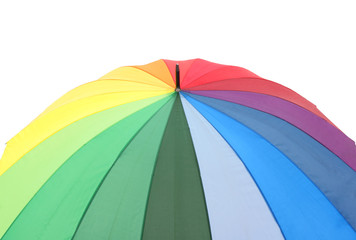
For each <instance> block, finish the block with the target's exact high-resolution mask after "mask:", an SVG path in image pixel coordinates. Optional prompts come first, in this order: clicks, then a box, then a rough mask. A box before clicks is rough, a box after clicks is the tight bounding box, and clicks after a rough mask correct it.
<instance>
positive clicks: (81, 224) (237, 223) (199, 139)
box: [0, 59, 356, 240]
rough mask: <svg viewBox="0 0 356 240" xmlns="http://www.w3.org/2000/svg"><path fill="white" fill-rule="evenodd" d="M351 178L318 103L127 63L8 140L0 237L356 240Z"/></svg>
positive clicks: (175, 65) (227, 70)
mask: <svg viewBox="0 0 356 240" xmlns="http://www.w3.org/2000/svg"><path fill="white" fill-rule="evenodd" d="M177 85H178V86H179V89H178V88H176V86H177ZM355 170H356V146H355V143H354V142H353V141H352V140H351V139H349V138H348V137H347V136H346V135H345V134H344V133H342V132H341V131H340V130H339V129H338V128H337V127H336V126H335V125H334V124H333V123H332V122H331V121H330V120H329V119H328V118H327V117H326V116H324V115H323V114H322V113H321V112H320V111H319V110H318V109H317V108H316V106H315V105H314V104H312V103H311V102H309V101H308V100H306V99H305V98H303V97H302V96H300V95H299V94H297V93H296V92H294V91H292V90H291V89H288V88H287V87H284V86H282V85H280V84H277V83H275V82H272V81H269V80H266V79H263V78H261V77H259V76H257V75H255V74H254V73H252V72H250V71H248V70H246V69H244V68H240V67H235V66H227V65H221V64H216V63H212V62H208V61H205V60H202V59H193V60H188V61H171V60H159V61H156V62H153V63H150V64H147V65H143V66H129V67H121V68H118V69H116V70H114V71H112V72H110V73H108V74H106V75H105V76H103V77H102V78H100V79H98V80H96V81H93V82H89V83H86V84H83V85H81V86H79V87H77V88H75V89H73V90H72V91H70V92H68V93H66V94H65V95H64V96H62V97H61V98H60V99H58V100H57V101H55V102H54V103H53V104H52V105H50V106H49V107H48V108H47V109H46V110H45V111H44V112H43V113H42V114H40V115H39V116H38V117H37V118H36V119H34V120H33V121H32V122H31V123H30V124H29V125H28V126H26V127H25V128H24V129H23V130H22V131H20V132H19V133H18V134H17V135H16V136H15V137H14V138H12V139H11V140H10V141H9V142H8V143H7V146H6V149H5V152H4V154H3V156H2V158H1V160H0V238H1V239H3V240H8V239H29V240H31V239H54V240H56V239H85V240H87V239H130V240H135V239H144V240H159V239H164V240H169V239H192V240H199V239H204V240H205V239H214V240H230V239H231V240H232V239H258V240H260V239H271V240H276V239H313V240H314V239H356V232H355V229H356V204H355V203H356V172H355Z"/></svg>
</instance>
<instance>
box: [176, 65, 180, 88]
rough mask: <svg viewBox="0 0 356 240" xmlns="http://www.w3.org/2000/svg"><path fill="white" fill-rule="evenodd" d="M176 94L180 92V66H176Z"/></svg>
mask: <svg viewBox="0 0 356 240" xmlns="http://www.w3.org/2000/svg"><path fill="white" fill-rule="evenodd" d="M176 92H180V76H179V64H178V63H177V64H176Z"/></svg>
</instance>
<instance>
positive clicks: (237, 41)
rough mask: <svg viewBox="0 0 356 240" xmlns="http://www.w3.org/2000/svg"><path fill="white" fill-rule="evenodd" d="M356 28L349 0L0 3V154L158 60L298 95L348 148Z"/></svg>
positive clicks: (354, 132) (354, 99) (355, 118)
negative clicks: (70, 104)
mask: <svg viewBox="0 0 356 240" xmlns="http://www.w3.org/2000/svg"><path fill="white" fill-rule="evenodd" d="M355 29H356V5H355V1H354V0H350V1H344V0H338V1H335V0H333V1H328V0H323V1H318V0H303V1H301V0H299V1H287V0H283V1H271V0H268V1H253V0H247V1H243V2H242V1H223V0H216V1H194V0H190V1H178V0H177V1H168V0H166V1H164V0H161V1H154V0H147V1H141V2H140V1H133V0H125V1H120V0H117V1H104V0H102V1H74V0H70V1H67V0H65V1H63V0H62V1H49V0H46V1H38V0H31V1H28V0H26V1H25V0H22V1H16V0H2V1H1V3H0V155H1V154H2V150H3V149H4V147H5V143H6V142H7V141H8V140H9V139H10V138H12V137H13V136H14V135H15V134H16V133H18V132H19V131H20V130H21V129H22V128H24V127H25V126H26V125H27V124H28V123H29V122H30V121H31V120H32V119H34V118H35V117H36V116H37V115H38V114H40V113H41V112H42V111H43V110H44V109H45V108H46V107H47V106H48V105H49V104H51V103H52V102H53V101H54V100H56V99H57V98H59V97H60V96H61V95H63V94H64V93H66V92H67V91H69V90H70V89H72V88H74V87H76V86H78V85H80V84H83V83H86V82H89V81H92V80H96V79H97V78H99V77H101V76H102V75H104V74H105V73H107V72H109V71H111V70H113V69H115V68H117V67H120V66H125V65H138V64H146V63H149V62H152V61H155V60H158V59H161V58H165V59H171V60H187V59H191V58H197V57H199V58H203V59H206V60H209V61H213V62H217V63H222V64H229V65H237V66H241V67H245V68H247V69H249V70H251V71H253V72H254V73H256V74H257V75H260V76H261V77H264V78H267V79H270V80H273V81H276V82H279V83H281V84H283V85H285V86H287V87H289V88H291V89H293V90H294V91H296V92H298V93H299V94H301V95H302V96H304V97H305V98H307V99H308V100H310V101H311V102H313V103H314V104H316V105H317V106H318V108H319V109H320V110H321V111H322V112H323V113H324V114H325V115H326V116H327V117H328V118H329V119H330V120H331V121H332V122H334V123H335V124H336V125H337V126H338V127H339V128H340V129H341V130H342V131H343V132H344V133H345V134H346V135H348V136H349V137H350V138H352V139H354V140H355V139H356V128H355V124H356V113H355V109H354V108H355V103H356V96H355V90H356V87H355V80H356V35H355V31H356V30H355Z"/></svg>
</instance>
